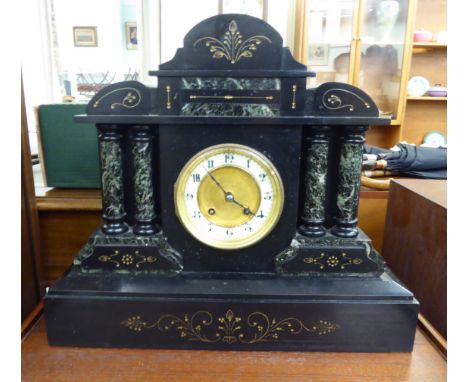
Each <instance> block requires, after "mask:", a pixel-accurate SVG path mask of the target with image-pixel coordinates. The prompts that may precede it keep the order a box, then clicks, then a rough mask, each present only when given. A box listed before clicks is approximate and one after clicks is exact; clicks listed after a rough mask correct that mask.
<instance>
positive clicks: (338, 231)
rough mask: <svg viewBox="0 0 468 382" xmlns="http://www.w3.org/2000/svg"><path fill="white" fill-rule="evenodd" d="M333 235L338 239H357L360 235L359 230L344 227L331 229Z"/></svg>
mask: <svg viewBox="0 0 468 382" xmlns="http://www.w3.org/2000/svg"><path fill="white" fill-rule="evenodd" d="M331 232H332V234H333V235H335V236H338V237H356V236H357V235H358V230H357V228H355V227H342V226H338V225H336V226H334V227H333V228H332V229H331Z"/></svg>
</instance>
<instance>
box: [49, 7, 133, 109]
mask: <svg viewBox="0 0 468 382" xmlns="http://www.w3.org/2000/svg"><path fill="white" fill-rule="evenodd" d="M53 9H54V13H53V18H52V26H51V29H52V46H53V49H52V53H53V55H54V58H55V60H54V61H55V65H56V67H57V72H58V75H59V78H60V82H61V86H62V88H63V94H64V95H70V96H73V97H75V100H77V101H87V100H89V99H90V98H91V97H92V96H93V95H94V94H95V93H96V92H97V91H99V90H100V89H101V88H103V87H105V86H107V85H109V84H111V83H114V82H119V81H124V80H130V79H134V80H138V79H139V77H140V71H141V69H140V68H141V58H140V57H141V56H140V53H139V50H140V49H141V44H139V41H138V40H139V39H138V36H139V33H140V31H138V25H137V21H138V20H139V18H140V17H139V14H138V12H139V8H138V0H101V1H95V0H69V1H54V2H53Z"/></svg>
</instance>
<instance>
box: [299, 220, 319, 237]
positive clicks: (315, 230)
mask: <svg viewBox="0 0 468 382" xmlns="http://www.w3.org/2000/svg"><path fill="white" fill-rule="evenodd" d="M297 230H298V232H299V233H300V234H301V235H304V236H308V237H320V236H324V235H325V233H326V230H325V228H324V227H323V226H322V225H321V224H314V223H307V222H305V223H304V224H302V225H301V226H299V228H298V229H297Z"/></svg>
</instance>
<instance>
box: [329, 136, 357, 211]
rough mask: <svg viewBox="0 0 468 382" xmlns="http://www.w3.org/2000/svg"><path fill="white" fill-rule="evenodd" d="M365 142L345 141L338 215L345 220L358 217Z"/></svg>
mask: <svg viewBox="0 0 468 382" xmlns="http://www.w3.org/2000/svg"><path fill="white" fill-rule="evenodd" d="M362 154H363V144H361V143H343V145H342V147H341V156H340V164H339V173H338V193H337V201H336V205H337V217H338V218H340V219H345V220H353V219H356V218H357V209H358V203H359V191H360V186H361V167H362Z"/></svg>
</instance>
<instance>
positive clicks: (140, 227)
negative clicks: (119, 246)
mask: <svg viewBox="0 0 468 382" xmlns="http://www.w3.org/2000/svg"><path fill="white" fill-rule="evenodd" d="M159 231H161V230H160V229H159V227H158V226H157V225H156V224H154V223H152V222H137V223H136V225H135V227H133V233H134V234H135V235H139V236H150V235H154V234H155V233H158V232H159Z"/></svg>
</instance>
